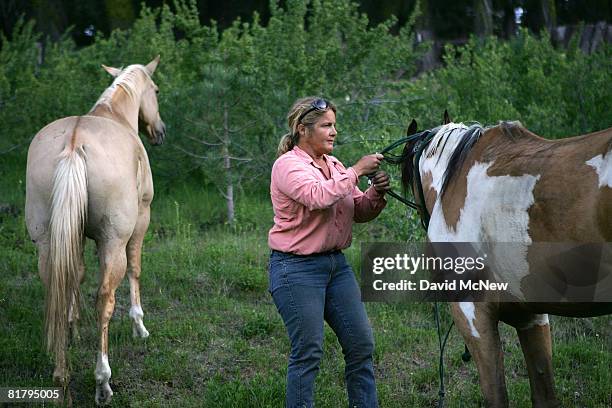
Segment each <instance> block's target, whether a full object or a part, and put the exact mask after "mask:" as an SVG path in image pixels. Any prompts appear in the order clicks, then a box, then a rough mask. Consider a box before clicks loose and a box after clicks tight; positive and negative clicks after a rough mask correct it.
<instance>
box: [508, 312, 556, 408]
mask: <svg viewBox="0 0 612 408" xmlns="http://www.w3.org/2000/svg"><path fill="white" fill-rule="evenodd" d="M516 332H517V333H518V337H519V340H520V342H521V347H522V349H523V354H524V355H525V361H526V363H527V371H528V373H529V385H530V387H531V402H532V404H533V406H534V407H537V408H540V407H560V406H561V404H560V403H559V401H558V400H557V398H556V397H555V386H554V380H553V369H552V341H551V336H550V325H549V324H548V316H547V315H532V316H531V318H530V319H529V323H527V324H525V325H523V326H520V327H517V328H516Z"/></svg>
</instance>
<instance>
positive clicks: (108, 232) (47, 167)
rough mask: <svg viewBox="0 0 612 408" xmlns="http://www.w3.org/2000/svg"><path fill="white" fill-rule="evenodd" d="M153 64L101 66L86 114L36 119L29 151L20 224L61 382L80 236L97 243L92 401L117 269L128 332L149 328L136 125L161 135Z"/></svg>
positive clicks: (145, 179) (105, 385)
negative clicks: (125, 282)
mask: <svg viewBox="0 0 612 408" xmlns="http://www.w3.org/2000/svg"><path fill="white" fill-rule="evenodd" d="M158 63H159V56H158V57H157V58H155V59H154V60H153V61H151V62H150V63H149V64H148V65H146V66H144V65H130V66H128V67H127V68H125V69H118V68H112V67H106V66H103V67H104V69H105V70H106V71H107V72H108V73H109V74H111V75H112V76H113V77H115V80H114V81H113V83H112V85H111V86H110V87H108V88H107V89H106V90H105V91H104V93H102V95H101V96H100V98H99V99H98V101H97V102H96V104H95V105H94V106H93V108H92V109H91V110H90V111H89V112H88V113H87V114H85V115H82V116H71V117H67V118H63V119H59V120H57V121H55V122H53V123H51V124H49V125H47V126H45V127H44V128H43V129H42V130H40V131H39V132H38V133H37V134H36V136H35V137H34V139H33V140H32V143H31V144H30V148H29V151H28V163H27V179H26V223H27V227H28V232H29V234H30V238H31V239H32V241H33V242H34V243H35V244H36V246H37V249H38V271H39V274H40V276H41V279H42V281H43V284H44V286H45V289H46V299H45V314H46V319H45V330H46V340H47V348H48V350H49V351H50V352H52V353H53V354H54V355H55V370H54V372H53V378H54V381H55V383H56V384H57V385H60V386H62V387H64V390H65V391H67V385H68V382H69V373H68V367H67V362H66V352H67V343H68V340H67V338H68V332H69V328H72V329H73V334H76V323H77V320H78V317H79V298H80V292H79V285H80V284H81V283H82V281H83V279H84V274H85V265H84V262H83V248H84V244H85V237H88V238H91V239H93V240H94V241H95V242H96V247H97V254H98V258H99V264H100V284H99V288H98V293H97V304H96V309H97V315H98V330H99V336H100V337H99V340H100V342H99V349H98V354H97V364H96V369H95V379H96V396H95V400H96V403H98V404H104V403H107V402H109V401H110V399H111V396H112V394H113V392H112V390H111V388H110V385H109V379H110V377H111V369H110V365H109V362H108V326H109V322H110V319H111V316H112V314H113V310H114V307H115V290H116V289H117V287H118V286H119V283H120V282H121V280H122V279H123V277H124V276H125V273H126V269H127V272H128V276H129V281H130V297H131V309H130V317H131V319H132V324H133V334H134V336H135V337H142V338H145V337H147V336H148V335H149V332H148V331H147V329H146V328H145V326H144V324H143V321H142V318H143V312H142V307H141V304H140V287H139V278H140V270H141V268H140V262H141V259H140V257H141V248H142V242H143V239H144V235H145V232H146V230H147V227H148V225H149V213H150V209H149V208H150V207H149V206H150V203H151V200H152V199H153V179H152V176H151V168H150V166H149V159H148V156H147V152H146V150H145V148H144V146H143V144H142V142H141V140H140V138H139V137H138V130H139V123H140V124H141V125H142V126H144V128H145V129H146V131H147V134H148V138H149V141H150V143H151V144H153V145H159V144H161V143H162V142H163V140H164V137H165V132H166V130H165V125H164V122H163V121H162V120H161V118H160V116H159V112H158V104H157V92H158V88H157V86H156V85H155V83H154V82H153V80H152V79H151V76H152V75H153V73H154V72H155V69H156V68H157V64H158ZM67 397H68V401H70V396H69V395H67Z"/></svg>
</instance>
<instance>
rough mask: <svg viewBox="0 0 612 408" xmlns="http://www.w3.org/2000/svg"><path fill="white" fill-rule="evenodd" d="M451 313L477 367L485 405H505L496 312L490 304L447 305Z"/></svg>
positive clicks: (500, 406) (501, 355)
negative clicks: (449, 306)
mask: <svg viewBox="0 0 612 408" xmlns="http://www.w3.org/2000/svg"><path fill="white" fill-rule="evenodd" d="M451 312H452V315H453V319H454V320H455V324H456V325H457V328H458V329H459V331H460V332H461V335H462V336H463V339H464V341H465V344H466V345H467V347H468V349H469V350H470V353H472V356H473V357H474V362H475V363H476V367H477V368H478V374H479V379H480V389H481V391H482V393H483V395H484V398H485V406H487V407H494V408H502V407H507V406H508V393H507V391H506V379H505V376H504V358H503V353H502V349H501V343H500V340H499V331H498V328H497V326H498V323H499V319H498V317H497V312H496V310H495V308H494V307H493V306H492V304H491V303H472V302H460V303H453V304H451Z"/></svg>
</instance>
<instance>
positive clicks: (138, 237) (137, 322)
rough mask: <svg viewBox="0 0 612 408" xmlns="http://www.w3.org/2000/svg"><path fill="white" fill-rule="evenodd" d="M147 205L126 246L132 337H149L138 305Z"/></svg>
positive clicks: (147, 218) (147, 212)
mask: <svg viewBox="0 0 612 408" xmlns="http://www.w3.org/2000/svg"><path fill="white" fill-rule="evenodd" d="M149 215H150V207H149V205H143V206H141V209H140V214H139V215H138V221H137V222H136V227H135V228H134V233H133V234H132V237H131V238H130V241H129V242H128V245H127V263H128V278H129V280H130V300H131V303H132V307H131V308H130V318H131V319H132V334H133V336H134V337H141V338H146V337H149V332H148V330H147V329H146V328H145V326H144V323H143V322H142V317H143V316H144V314H143V311H142V306H141V304H140V271H141V253H142V241H143V240H144V236H145V233H146V232H147V228H148V227H149Z"/></svg>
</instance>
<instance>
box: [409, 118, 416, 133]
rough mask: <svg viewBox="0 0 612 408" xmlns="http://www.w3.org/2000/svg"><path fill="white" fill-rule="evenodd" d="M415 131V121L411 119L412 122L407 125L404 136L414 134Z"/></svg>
mask: <svg viewBox="0 0 612 408" xmlns="http://www.w3.org/2000/svg"><path fill="white" fill-rule="evenodd" d="M416 132H417V123H416V120H414V119H412V122H410V124H409V125H408V129H406V136H410V135H414V134H415V133H416Z"/></svg>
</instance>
